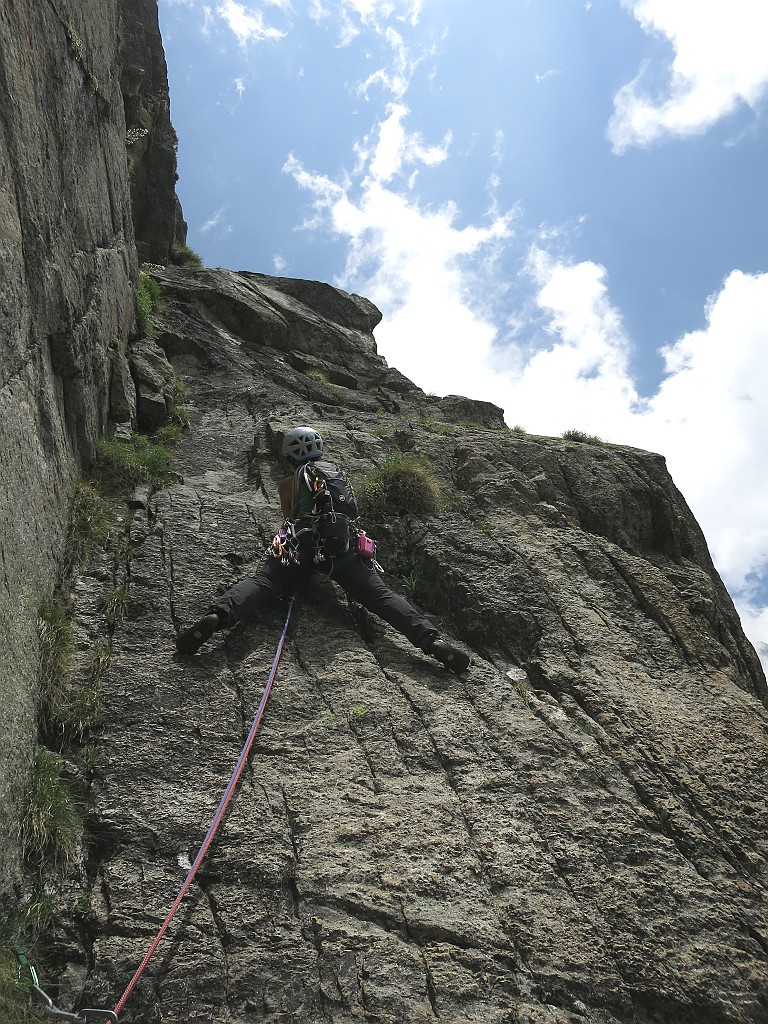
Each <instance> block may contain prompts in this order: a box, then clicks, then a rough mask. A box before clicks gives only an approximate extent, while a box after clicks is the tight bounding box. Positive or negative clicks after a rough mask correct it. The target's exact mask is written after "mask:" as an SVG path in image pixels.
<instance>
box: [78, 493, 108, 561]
mask: <svg viewBox="0 0 768 1024" xmlns="http://www.w3.org/2000/svg"><path fill="white" fill-rule="evenodd" d="M110 520H111V511H110V507H109V503H108V502H107V500H106V499H105V498H104V497H103V496H102V495H101V494H99V492H98V491H97V490H96V488H95V487H93V486H92V485H91V484H90V483H88V482H86V481H84V480H81V481H79V482H78V484H77V486H76V488H75V496H74V500H73V502H72V517H71V520H70V528H69V543H68V548H69V556H70V559H71V561H72V562H73V563H74V564H75V565H87V564H88V563H89V562H90V560H91V557H92V556H93V553H94V551H95V550H96V548H99V547H103V545H104V544H105V543H106V542H107V539H108V537H109V528H110Z"/></svg>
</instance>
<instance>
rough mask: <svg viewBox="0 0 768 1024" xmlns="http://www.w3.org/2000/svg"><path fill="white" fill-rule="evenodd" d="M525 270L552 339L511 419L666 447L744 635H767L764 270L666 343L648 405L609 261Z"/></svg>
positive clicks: (520, 386) (738, 277)
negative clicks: (612, 288) (633, 367)
mask: <svg viewBox="0 0 768 1024" xmlns="http://www.w3.org/2000/svg"><path fill="white" fill-rule="evenodd" d="M529 266H530V270H531V273H532V274H533V276H534V278H535V280H536V282H537V286H538V289H537V293H536V301H537V303H538V306H539V308H540V309H541V310H542V311H543V313H544V314H545V317H546V321H545V326H546V329H547V331H548V333H549V336H550V337H549V341H550V344H549V345H545V346H540V347H539V348H538V350H537V351H535V352H534V353H533V354H532V355H527V356H526V357H525V358H524V359H523V360H522V361H520V360H519V359H518V365H517V370H516V372H514V373H513V374H511V375H510V377H509V378H508V381H507V394H506V397H505V400H504V401H503V402H502V403H501V404H503V405H504V406H505V407H506V409H507V419H508V421H514V422H521V423H522V424H523V425H524V426H526V427H527V428H528V429H530V430H533V431H535V432H539V433H545V434H559V433H562V431H563V430H565V429H568V428H570V427H574V428H577V429H583V430H586V431H587V432H590V433H596V434H599V435H600V436H602V437H603V438H605V439H606V440H610V441H613V442H616V443H622V444H631V445H635V446H637V447H640V448H645V449H649V450H652V451H658V452H661V453H662V454H664V455H665V457H666V459H667V463H668V466H669V469H670V472H671V473H672V476H673V478H674V480H675V483H676V484H677V485H678V487H679V488H680V489H681V490H682V492H683V494H684V495H685V498H686V500H687V502H688V504H689V505H690V507H691V508H692V510H693V512H694V515H695V516H696V518H697V520H698V521H699V523H700V525H701V527H702V529H703V530H704V533H705V536H706V537H707V541H708V543H709V547H710V550H711V553H712V557H713V559H714V562H715V564H716V566H717V568H718V571H719V572H720V574H721V575H722V577H723V579H724V581H725V583H726V586H727V587H728V588H729V590H730V592H731V594H732V595H733V596H734V600H735V602H736V605H737V607H738V608H739V611H740V614H741V616H742V620H743V624H744V626H745V629H746V631H747V635H748V636H750V637H751V639H752V640H753V642H757V641H758V640H760V639H764V640H765V639H768V628H766V627H768V608H767V607H766V605H765V585H766V583H768V579H766V577H768V516H766V514H765V509H766V508H768V474H766V472H765V466H766V454H765V447H766V442H765V438H766V437H768V361H766V359H765V353H766V351H768V274H756V275H750V274H745V273H742V272H741V271H738V270H736V271H733V272H732V273H731V274H730V275H729V276H728V278H727V279H726V280H725V281H724V283H723V285H722V288H721V289H720V290H719V292H718V293H717V294H716V295H714V296H713V297H712V298H711V299H710V301H709V302H708V304H707V308H706V317H707V324H706V327H705V328H704V329H702V330H698V331H693V332H691V333H689V334H686V335H685V336H684V337H682V338H680V339H679V340H678V341H677V342H675V343H674V344H671V345H669V346H667V347H666V348H665V349H663V350H662V354H663V356H664V359H665V376H664V378H663V380H662V382H661V384H660V386H659V388H658V390H657V392H656V394H655V395H653V396H652V397H650V398H648V399H644V400H641V399H639V397H638V395H637V391H636V388H635V384H634V381H633V380H632V377H631V373H630V370H629V355H630V346H629V342H628V339H627V337H626V334H625V332H624V329H623V327H622V324H621V319H620V317H619V315H618V313H617V311H616V310H615V308H614V307H613V306H612V304H611V302H610V298H609V295H608V291H607V282H606V273H605V270H604V268H602V267H599V266H597V265H595V264H593V263H580V264H575V265H568V264H564V263H559V262H558V261H556V260H554V259H552V258H550V257H548V256H547V255H546V254H545V253H543V252H542V251H541V250H538V249H534V250H533V252H532V254H531V260H530V264H529Z"/></svg>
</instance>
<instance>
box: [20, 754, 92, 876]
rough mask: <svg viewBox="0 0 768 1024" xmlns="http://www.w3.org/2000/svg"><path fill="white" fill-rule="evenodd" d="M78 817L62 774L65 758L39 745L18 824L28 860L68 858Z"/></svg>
mask: <svg viewBox="0 0 768 1024" xmlns="http://www.w3.org/2000/svg"><path fill="white" fill-rule="evenodd" d="M81 830H82V825H81V820H80V814H79V810H78V807H77V802H76V800H75V797H74V794H73V792H72V787H71V785H70V784H69V782H68V781H67V780H66V778H65V777H64V759H63V758H62V757H61V756H60V755H59V754H56V753H54V751H52V750H48V749H47V748H46V747H38V748H37V750H36V751H35V761H34V764H33V766H32V785H31V788H30V792H29V796H28V798H27V806H26V809H25V813H24V818H23V821H22V825H21V845H22V851H23V854H24V858H25V860H26V861H27V862H28V863H32V864H38V865H41V864H42V863H43V862H44V861H46V860H52V861H53V862H54V863H60V862H64V863H66V862H67V861H69V860H71V859H72V857H73V856H74V854H75V851H76V849H77V846H78V843H79V841H80V836H81Z"/></svg>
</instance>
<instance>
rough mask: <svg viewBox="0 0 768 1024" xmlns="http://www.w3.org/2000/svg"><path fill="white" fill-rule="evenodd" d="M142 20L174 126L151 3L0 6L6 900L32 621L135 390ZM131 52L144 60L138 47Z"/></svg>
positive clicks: (28, 724)
mask: <svg viewBox="0 0 768 1024" xmlns="http://www.w3.org/2000/svg"><path fill="white" fill-rule="evenodd" d="M121 15H122V19H123V23H122V27H121ZM144 21H146V25H144V28H143V31H142V34H141V38H142V40H143V43H144V45H146V47H147V50H148V51H149V53H150V55H151V58H152V64H151V66H152V67H153V68H154V69H155V73H154V77H153V78H152V87H151V88H152V95H153V97H155V102H156V105H157V106H158V107H161V108H162V109H163V113H164V117H165V122H167V109H168V103H167V85H165V87H164V86H163V80H162V78H161V76H160V71H159V70H158V69H160V70H163V71H164V63H162V65H161V58H162V46H161V43H160V37H159V32H158V31H157V11H156V5H155V4H154V2H153V3H151V4H146V3H143V2H142V3H139V0H136V2H128V0H125V2H122V3H121V4H120V5H119V7H118V3H117V0H78V2H77V3H74V2H71V0H6V2H4V3H3V4H2V8H1V9H0V54H2V58H1V59H0V312H2V323H3V329H2V332H0V703H2V716H3V718H2V728H0V764H1V765H2V766H3V771H2V775H0V836H2V837H3V839H2V842H0V895H4V894H5V893H6V892H7V891H8V889H9V887H10V885H11V883H12V881H13V879H14V878H15V877H16V876H17V872H18V847H17V842H16V835H17V831H18V815H19V806H20V800H21V796H22V793H23V791H24V789H25V786H26V780H27V772H28V766H29V763H30V749H31V745H32V743H33V738H34V734H35V731H36V702H37V671H38V655H37V633H36V625H35V623H36V614H37V610H38V607H39V605H40V601H41V599H42V597H43V596H44V595H47V594H50V592H51V590H52V588H53V586H54V584H55V582H56V581H57V580H58V578H59V575H60V572H61V562H62V555H63V549H64V543H65V533H66V526H67V519H68V503H69V497H70V494H71V491H72V485H73V481H74V478H75V477H76V475H77V473H78V472H79V471H80V469H81V467H83V466H87V465H88V464H89V463H90V461H91V458H92V453H93V446H94V443H95V441H96V438H97V437H98V436H99V434H100V433H102V432H103V431H104V430H105V429H106V428H107V425H108V421H109V417H110V401H111V400H113V401H120V400H123V401H124V400H125V387H122V388H121V387H120V386H119V381H120V379H122V380H123V381H124V383H125V385H126V386H128V387H130V379H129V377H128V374H127V365H126V362H125V354H124V353H125V347H126V343H127V342H128V340H129V338H130V337H131V334H132V332H133V330H134V322H135V285H136V278H137V268H136V252H135V246H134V240H135V235H134V227H133V220H132V209H131V192H130V188H129V179H128V171H127V164H126V126H125V117H124V105H123V94H122V93H121V89H120V83H121V68H120V63H119V56H118V48H119V43H120V39H121V38H123V39H124V40H126V42H125V44H124V46H125V50H126V52H127V51H128V50H129V49H130V47H129V46H128V42H127V35H128V31H127V30H126V25H127V26H128V28H129V30H130V35H131V38H132V39H133V38H134V37H135V35H136V33H137V32H138V29H139V24H140V23H143V22H144ZM158 51H159V55H158ZM131 55H132V56H131V59H132V60H133V59H134V58H135V59H136V60H138V54H137V53H136V47H134V48H133V49H132V50H131ZM163 89H165V91H164V95H165V104H164V107H163V102H162V99H161V97H162V94H163ZM132 99H133V94H131V96H129V97H128V98H127V99H126V103H128V102H129V100H132ZM162 120H163V118H162V117H161V116H160V114H158V115H157V116H156V121H157V122H161V121H162ZM169 131H172V129H170V124H169V123H167V124H165V127H164V128H163V131H162V132H161V131H159V130H158V131H156V132H155V133H154V134H153V136H152V137H153V139H156V138H157V136H158V135H163V132H164V135H163V137H165V136H167V135H168V132H169ZM162 148H163V147H162V145H160V144H159V143H158V144H155V145H153V147H152V149H151V151H150V152H149V153H148V155H147V159H150V160H152V161H155V166H154V168H153V170H152V172H151V173H149V172H147V173H146V174H144V175H143V178H144V179H149V180H151V181H152V182H154V183H155V184H154V185H153V188H154V190H155V192H158V193H159V192H162V201H160V200H158V201H157V202H155V204H154V206H153V211H154V213H155V215H156V216H157V220H158V221H159V222H161V226H162V228H163V229H164V230H165V232H166V237H165V242H164V243H163V245H164V249H163V245H161V244H160V242H159V241H158V238H157V230H158V229H155V228H153V234H152V236H151V237H149V236H145V235H144V234H143V233H142V232H143V230H144V229H143V222H142V226H141V227H140V231H139V234H138V238H139V241H140V242H141V244H142V245H143V246H146V247H147V251H148V252H151V253H153V254H154V253H155V252H157V251H160V249H163V251H165V252H167V251H168V250H169V248H170V245H171V241H172V237H173V231H174V227H173V224H174V221H173V218H174V216H175V212H174V211H175V208H176V200H175V196H174V194H173V184H174V180H175V157H174V154H173V147H172V145H171V147H170V154H165V159H164V160H163V162H162V163H161V162H160V161H159V159H158V158H157V152H158V150H159V149H162ZM132 163H133V165H134V177H135V178H140V177H142V175H141V174H140V173H139V171H137V170H136V168H137V166H138V164H137V162H136V161H135V160H134V161H132ZM160 181H162V182H164V183H165V190H164V191H163V190H162V189H161V186H160V185H159V184H157V183H158V182H160ZM146 190H147V191H149V187H148V186H147V189H146ZM146 205H147V204H146V203H142V209H144V208H145V207H146ZM164 205H167V206H168V208H169V210H168V214H167V216H165V217H164V218H160V216H159V214H158V211H159V209H160V207H161V206H164ZM145 238H146V240H145ZM115 384H117V386H113V385H115ZM128 416H130V410H129V411H128ZM115 418H117V419H125V418H126V415H125V413H124V412H123V413H120V414H117V415H116V417H115Z"/></svg>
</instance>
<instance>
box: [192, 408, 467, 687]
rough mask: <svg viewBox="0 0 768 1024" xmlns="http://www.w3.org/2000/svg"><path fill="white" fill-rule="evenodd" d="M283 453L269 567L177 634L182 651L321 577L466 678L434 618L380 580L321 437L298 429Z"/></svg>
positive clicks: (463, 660) (349, 493)
mask: <svg viewBox="0 0 768 1024" xmlns="http://www.w3.org/2000/svg"><path fill="white" fill-rule="evenodd" d="M282 454H283V457H284V459H285V460H286V462H287V464H288V466H289V467H290V468H291V475H290V476H287V477H286V478H285V479H284V480H283V481H282V482H281V483H280V485H279V487H278V494H279V497H280V506H281V509H282V513H283V516H284V517H285V522H284V523H283V526H282V528H281V530H280V532H279V533H278V534H277V535H276V536H275V538H274V540H273V542H272V546H271V548H270V549H269V555H268V557H267V559H266V561H265V562H264V564H263V565H262V567H261V569H260V570H259V571H258V572H256V573H255V574H254V575H253V576H248V577H246V578H245V579H243V580H241V581H240V583H237V584H236V585H235V586H234V587H232V588H231V589H230V590H228V591H226V593H224V594H222V595H221V597H219V599H218V600H217V601H216V602H215V603H214V604H212V605H211V607H210V608H209V609H208V611H207V612H206V613H205V615H203V617H202V618H201V619H200V620H199V621H198V622H196V623H195V624H194V625H192V626H190V627H189V628H188V629H184V630H182V631H181V632H180V633H179V634H178V636H177V638H176V647H177V649H178V650H179V652H180V653H181V654H194V653H195V651H197V650H198V648H199V647H201V646H202V645H203V644H204V643H205V642H206V640H209V639H210V637H211V636H212V635H213V633H214V632H215V631H216V630H219V629H230V628H231V627H232V626H234V625H235V623H236V622H240V620H241V619H244V618H247V617H251V616H252V615H253V614H254V613H256V612H258V611H259V610H260V609H262V608H264V607H266V606H267V605H269V604H271V603H272V602H273V601H275V600H276V599H277V598H278V597H281V596H282V595H284V594H292V593H295V592H296V590H297V588H298V586H299V585H300V584H301V583H302V582H303V581H304V580H305V579H306V578H307V577H308V576H309V575H310V574H311V573H313V572H317V571H320V572H324V573H326V574H327V575H328V576H330V577H331V578H332V579H334V580H335V581H336V582H337V583H338V584H339V586H340V587H341V588H342V589H343V590H344V592H345V593H346V594H347V596H348V597H349V598H351V599H352V600H353V601H357V602H358V604H361V605H363V607H364V608H367V609H368V610H369V611H371V612H373V613H374V614H375V615H378V616H380V618H382V619H384V621H385V622H388V623H389V624H390V625H391V626H393V627H394V628H395V629H396V630H397V631H398V632H399V633H402V634H403V636H405V637H407V638H408V639H409V640H410V641H411V643H412V644H414V646H416V647H419V648H420V649H421V650H422V651H424V653H425V654H429V655H431V656H432V657H434V658H436V659H437V660H438V661H439V662H442V664H443V665H445V666H446V667H447V668H449V669H450V670H451V671H452V672H455V673H457V674H458V673H460V672H463V671H464V670H465V669H466V668H467V667H468V666H469V663H470V659H469V657H468V656H467V655H466V654H465V653H464V652H463V651H461V650H459V649H458V648H456V647H453V646H452V645H451V644H449V643H447V642H446V641H445V640H443V639H441V637H440V636H439V635H438V631H437V629H436V627H435V626H434V625H433V624H432V623H431V622H430V621H429V619H427V618H425V617H424V616H423V615H422V614H421V613H420V612H418V611H417V610H416V609H415V608H414V607H413V606H412V605H410V604H409V603H408V602H407V601H406V600H405V599H404V598H402V597H400V596H399V595H398V594H395V593H393V591H391V590H390V589H389V587H387V586H386V585H385V584H384V582H383V580H382V579H381V577H380V576H379V574H378V572H377V571H376V570H377V569H378V568H380V566H379V565H378V563H377V562H376V559H375V545H374V542H373V541H372V540H371V538H369V537H367V536H366V534H365V533H364V531H363V530H362V529H361V528H360V524H359V518H358V509H357V502H356V500H355V497H354V492H353V490H352V487H351V485H350V483H349V481H348V480H347V478H346V475H345V474H344V473H343V472H342V471H340V470H339V468H338V466H336V465H335V464H334V463H331V462H328V461H327V460H326V459H325V451H324V445H323V439H322V437H321V436H320V434H319V433H318V432H317V431H316V430H314V429H313V428H312V427H294V428H293V429H292V430H289V431H288V432H287V433H286V434H285V437H284V438H283V444H282ZM342 510H343V511H342ZM345 513H346V514H345Z"/></svg>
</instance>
